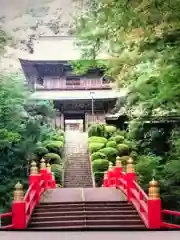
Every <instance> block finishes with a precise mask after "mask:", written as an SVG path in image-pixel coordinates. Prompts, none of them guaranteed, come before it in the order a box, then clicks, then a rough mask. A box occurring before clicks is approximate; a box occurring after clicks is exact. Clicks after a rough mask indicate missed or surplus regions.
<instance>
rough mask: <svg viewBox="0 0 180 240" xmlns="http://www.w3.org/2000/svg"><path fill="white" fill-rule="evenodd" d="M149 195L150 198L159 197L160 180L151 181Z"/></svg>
mask: <svg viewBox="0 0 180 240" xmlns="http://www.w3.org/2000/svg"><path fill="white" fill-rule="evenodd" d="M148 197H149V199H159V198H160V194H159V183H158V181H156V180H154V179H152V181H150V183H149V189H148Z"/></svg>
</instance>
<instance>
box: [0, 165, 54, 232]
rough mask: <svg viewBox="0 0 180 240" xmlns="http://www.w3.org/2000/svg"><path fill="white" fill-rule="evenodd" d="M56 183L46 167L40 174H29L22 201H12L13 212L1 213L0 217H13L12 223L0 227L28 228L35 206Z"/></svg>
mask: <svg viewBox="0 0 180 240" xmlns="http://www.w3.org/2000/svg"><path fill="white" fill-rule="evenodd" d="M55 187H56V183H55V179H54V176H53V174H52V173H49V172H47V170H46V169H43V170H41V171H40V174H37V175H30V176H29V188H28V190H27V192H26V194H25V196H24V199H23V200H22V201H13V202H12V212H9V213H3V214H0V218H1V219H2V218H6V217H9V216H10V217H12V224H11V225H7V226H4V227H0V229H26V227H27V224H28V222H29V220H30V218H31V215H32V212H33V210H34V208H35V206H36V205H37V204H38V202H39V200H40V196H41V194H42V193H43V192H45V191H46V190H47V189H50V188H55Z"/></svg>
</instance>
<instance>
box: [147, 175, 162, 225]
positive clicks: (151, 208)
mask: <svg viewBox="0 0 180 240" xmlns="http://www.w3.org/2000/svg"><path fill="white" fill-rule="evenodd" d="M161 217H162V216H161V199H160V196H159V186H158V182H157V181H155V180H154V179H153V180H152V181H151V182H150V183H149V191H148V228H149V229H159V228H161V221H162V219H161Z"/></svg>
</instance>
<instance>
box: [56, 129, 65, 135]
mask: <svg viewBox="0 0 180 240" xmlns="http://www.w3.org/2000/svg"><path fill="white" fill-rule="evenodd" d="M56 134H57V135H59V136H63V137H64V134H65V133H64V131H63V130H62V129H57V130H56Z"/></svg>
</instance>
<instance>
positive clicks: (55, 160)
mask: <svg viewBox="0 0 180 240" xmlns="http://www.w3.org/2000/svg"><path fill="white" fill-rule="evenodd" d="M44 159H46V160H48V161H49V163H50V164H60V163H61V157H60V156H59V155H58V154H57V153H47V154H45V155H44Z"/></svg>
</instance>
